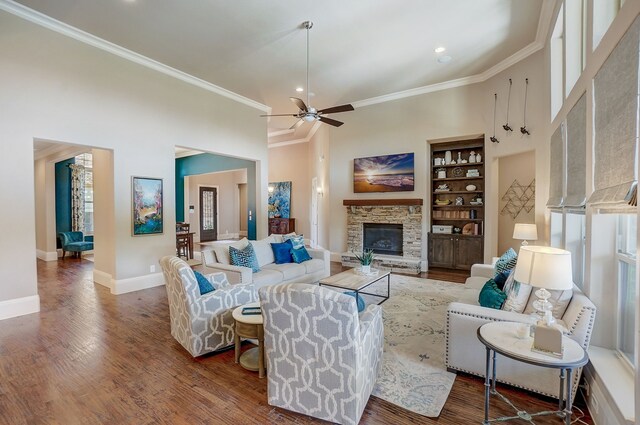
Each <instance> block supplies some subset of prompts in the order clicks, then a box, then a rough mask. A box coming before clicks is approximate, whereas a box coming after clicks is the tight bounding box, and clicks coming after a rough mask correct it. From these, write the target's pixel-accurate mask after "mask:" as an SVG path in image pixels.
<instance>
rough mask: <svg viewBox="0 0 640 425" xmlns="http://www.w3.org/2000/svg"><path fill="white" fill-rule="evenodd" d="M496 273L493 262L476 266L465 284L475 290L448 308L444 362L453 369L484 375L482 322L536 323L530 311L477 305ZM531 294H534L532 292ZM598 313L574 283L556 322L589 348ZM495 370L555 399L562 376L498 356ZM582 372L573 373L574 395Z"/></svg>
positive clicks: (500, 378)
mask: <svg viewBox="0 0 640 425" xmlns="http://www.w3.org/2000/svg"><path fill="white" fill-rule="evenodd" d="M493 275H494V268H493V265H485V264H476V265H474V266H473V267H472V268H471V277H469V278H468V279H467V282H466V283H465V285H466V286H467V287H469V288H470V289H475V290H471V291H467V292H468V293H469V296H465V299H463V300H459V302H453V303H451V304H450V305H449V307H448V309H447V325H446V355H445V363H446V365H447V369H448V370H450V371H454V372H455V371H461V372H466V373H470V374H473V375H478V376H484V374H485V359H486V348H485V346H484V345H483V344H482V343H481V342H480V341H479V340H478V337H477V329H478V328H479V327H480V326H482V325H483V324H485V323H488V322H499V321H511V322H521V323H535V319H534V318H533V317H532V316H531V315H529V314H522V313H515V312H511V311H504V310H496V309H492V308H485V307H481V306H480V305H479V304H478V295H479V293H480V289H482V286H483V285H484V284H485V283H486V281H487V280H488V279H489V278H491V277H493ZM531 296H533V297H535V295H533V291H532V294H531ZM595 315H596V307H595V305H594V304H593V303H592V302H591V300H589V298H587V297H586V296H585V295H584V294H583V293H582V292H581V291H580V290H579V289H578V288H577V287H576V286H574V288H573V296H572V297H571V301H570V302H569V305H568V307H567V309H566V311H565V312H564V315H563V316H562V318H561V319H560V320H558V321H557V323H558V324H559V325H560V326H561V327H562V329H563V333H564V334H565V335H567V336H568V337H569V338H571V339H573V340H575V341H576V342H578V343H579V344H580V345H581V346H582V347H583V348H584V349H587V348H588V347H589V341H590V339H591V332H592V329H593V324H594V320H595ZM496 370H497V380H498V381H499V382H502V383H505V384H509V385H513V386H516V387H520V388H523V389H526V390H529V391H533V392H536V393H540V394H544V395H547V396H551V397H555V398H557V397H558V395H559V389H560V378H559V372H558V371H557V370H556V369H549V368H542V367H539V366H532V365H529V364H525V363H522V362H517V361H515V360H511V359H509V358H506V357H503V356H500V355H498V356H497V367H496ZM581 371H582V369H579V370H577V373H575V374H574V385H573V389H574V394H575V391H576V389H577V387H578V385H577V382H578V380H579V379H580V373H581Z"/></svg>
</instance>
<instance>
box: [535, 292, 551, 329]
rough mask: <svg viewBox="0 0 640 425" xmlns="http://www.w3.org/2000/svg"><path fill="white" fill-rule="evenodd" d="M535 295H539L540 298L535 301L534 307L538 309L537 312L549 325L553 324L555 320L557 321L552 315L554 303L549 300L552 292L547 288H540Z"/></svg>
mask: <svg viewBox="0 0 640 425" xmlns="http://www.w3.org/2000/svg"><path fill="white" fill-rule="evenodd" d="M535 295H536V297H538V299H537V300H535V301H534V302H533V308H535V309H536V314H537V315H538V316H539V317H540V320H541V321H543V322H544V323H545V324H546V325H547V326H551V325H552V324H553V322H555V319H554V318H553V316H552V315H551V309H552V308H553V305H552V304H551V303H550V302H549V298H550V297H551V292H549V291H547V290H546V289H545V288H540V289H538V290H537V291H536V292H535Z"/></svg>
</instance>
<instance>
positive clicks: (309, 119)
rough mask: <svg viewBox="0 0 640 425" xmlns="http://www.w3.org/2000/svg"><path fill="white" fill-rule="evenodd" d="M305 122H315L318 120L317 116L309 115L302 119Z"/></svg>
mask: <svg viewBox="0 0 640 425" xmlns="http://www.w3.org/2000/svg"><path fill="white" fill-rule="evenodd" d="M302 119H303V120H305V121H306V122H313V121H315V120H316V116H315V115H311V114H307V115H305V116H304V117H302Z"/></svg>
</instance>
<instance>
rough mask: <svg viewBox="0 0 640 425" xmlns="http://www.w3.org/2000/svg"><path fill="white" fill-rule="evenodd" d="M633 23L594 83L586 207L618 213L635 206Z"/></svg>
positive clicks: (639, 36) (637, 28) (637, 30)
mask: <svg viewBox="0 0 640 425" xmlns="http://www.w3.org/2000/svg"><path fill="white" fill-rule="evenodd" d="M639 49H640V18H636V20H635V21H634V23H633V24H632V25H631V27H630V28H629V29H628V30H627V32H626V34H625V35H624V36H623V37H622V39H621V40H620V42H619V43H618V45H617V46H616V47H615V49H614V50H613V52H611V55H610V56H609V57H608V58H607V60H606V61H605V63H604V64H603V65H602V68H600V70H599V71H598V73H597V74H596V76H595V79H594V102H595V106H594V129H595V133H594V152H593V154H594V155H593V156H594V170H593V172H594V184H595V191H594V192H593V194H591V196H590V197H589V201H588V203H589V205H592V206H595V207H596V208H599V209H601V210H602V211H603V212H607V211H606V210H620V209H624V208H628V207H629V206H630V205H637V179H638V165H637V162H636V158H637V150H638V67H639V64H640V61H639V54H638V51H639Z"/></svg>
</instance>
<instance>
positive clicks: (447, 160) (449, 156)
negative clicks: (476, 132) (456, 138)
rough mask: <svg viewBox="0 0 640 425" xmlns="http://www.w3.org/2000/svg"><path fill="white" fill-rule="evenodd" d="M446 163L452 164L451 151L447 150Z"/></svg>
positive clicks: (445, 154)
mask: <svg viewBox="0 0 640 425" xmlns="http://www.w3.org/2000/svg"><path fill="white" fill-rule="evenodd" d="M444 163H445V164H446V165H449V164H451V151H446V152H445V153H444Z"/></svg>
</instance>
